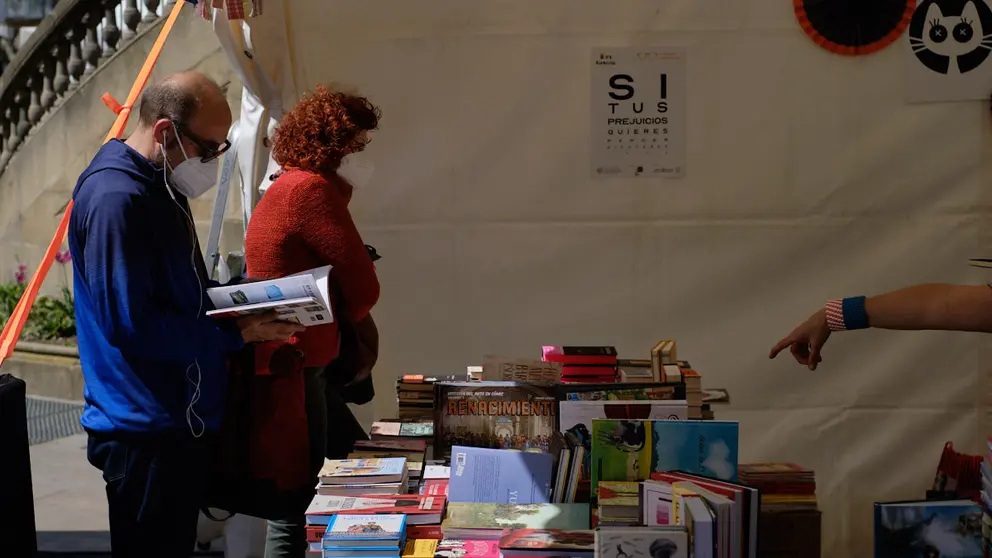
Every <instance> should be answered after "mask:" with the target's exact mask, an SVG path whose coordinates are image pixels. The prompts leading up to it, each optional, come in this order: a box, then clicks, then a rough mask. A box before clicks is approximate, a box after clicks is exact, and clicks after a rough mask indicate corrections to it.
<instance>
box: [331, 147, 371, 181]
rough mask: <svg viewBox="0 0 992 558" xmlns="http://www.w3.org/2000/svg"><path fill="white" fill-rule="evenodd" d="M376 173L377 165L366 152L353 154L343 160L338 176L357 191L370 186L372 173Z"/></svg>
mask: <svg viewBox="0 0 992 558" xmlns="http://www.w3.org/2000/svg"><path fill="white" fill-rule="evenodd" d="M373 172H375V165H373V164H372V160H371V158H370V157H369V156H368V155H367V154H366V152H365V151H359V152H358V153H352V154H350V155H348V156H346V157H345V158H344V159H342V160H341V166H339V167H338V176H340V177H341V178H343V179H345V180H347V181H348V183H349V184H351V185H352V186H353V187H355V189H358V190H360V189H362V188H364V187H366V186H368V184H369V181H370V180H372V173H373Z"/></svg>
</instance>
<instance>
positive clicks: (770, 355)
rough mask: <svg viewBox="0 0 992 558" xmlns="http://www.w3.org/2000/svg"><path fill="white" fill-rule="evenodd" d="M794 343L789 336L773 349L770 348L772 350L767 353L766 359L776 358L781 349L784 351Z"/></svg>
mask: <svg viewBox="0 0 992 558" xmlns="http://www.w3.org/2000/svg"><path fill="white" fill-rule="evenodd" d="M794 342H795V341H794V340H793V339H792V336H791V335H789V336H787V337H785V338H784V339H782V340H781V341H779V342H778V343H776V344H775V346H774V347H772V350H771V351H770V352H769V353H768V358H775V357H777V356H778V354H779V353H781V352H782V349H785V348H786V347H788V346H789V345H792V344H793V343H794Z"/></svg>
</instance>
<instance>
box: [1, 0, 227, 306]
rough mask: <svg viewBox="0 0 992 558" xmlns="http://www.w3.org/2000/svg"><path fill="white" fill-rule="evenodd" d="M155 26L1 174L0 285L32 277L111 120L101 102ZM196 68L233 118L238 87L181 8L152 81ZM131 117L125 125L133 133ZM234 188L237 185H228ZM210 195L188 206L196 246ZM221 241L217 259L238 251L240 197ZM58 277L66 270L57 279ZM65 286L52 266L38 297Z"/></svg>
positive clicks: (127, 73)
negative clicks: (23, 272)
mask: <svg viewBox="0 0 992 558" xmlns="http://www.w3.org/2000/svg"><path fill="white" fill-rule="evenodd" d="M160 30H161V25H160V24H159V25H156V26H154V27H152V28H150V29H148V30H146V31H145V32H144V34H143V35H140V36H139V37H138V38H137V39H136V40H135V41H134V42H131V43H129V44H128V46H126V47H125V48H124V49H123V50H122V51H121V52H119V53H118V54H117V55H116V57H115V58H114V59H112V60H110V61H109V62H107V63H105V65H103V66H102V67H101V68H99V69H98V70H97V71H96V73H94V74H93V75H92V76H90V77H89V78H88V79H87V78H84V82H83V84H82V86H81V87H80V88H79V89H78V90H76V91H73V92H70V93H69V94H68V98H67V99H66V100H65V101H63V102H62V104H61V105H60V106H58V108H56V109H55V110H54V111H52V112H51V113H50V114H49V115H47V116H46V117H45V119H44V120H43V121H42V122H41V123H40V124H39V125H38V126H36V128H35V130H33V132H32V133H31V135H30V136H29V137H28V139H27V141H26V142H25V143H24V145H23V146H21V149H20V150H19V151H17V153H15V154H14V156H13V157H12V158H11V160H10V164H9V166H8V167H7V169H6V170H5V171H4V172H3V174H2V175H0V282H6V281H10V280H12V278H13V274H14V271H15V270H16V267H17V262H18V261H20V262H23V263H25V264H27V266H28V270H29V273H33V272H34V270H35V269H36V268H37V266H38V264H39V263H40V261H41V257H42V255H43V254H44V252H45V249H46V248H47V247H48V243H49V242H50V241H51V239H52V235H53V234H54V232H55V227H56V226H58V221H59V218H60V217H61V215H62V214H61V212H59V208H60V207H62V205H63V204H65V202H66V201H67V200H68V199H69V197H70V196H71V195H72V190H73V187H74V186H75V184H76V178H77V177H78V175H79V173H80V172H82V171H83V169H85V168H86V166H87V164H88V163H89V161H90V159H91V158H92V157H93V155H94V154H95V153H96V151H97V150H98V149H99V148H100V146H101V144H102V142H103V139H104V138H105V137H106V135H107V132H108V131H109V130H110V127H111V125H112V124H113V122H114V118H115V117H114V114H113V113H112V112H110V111H109V110H108V109H107V108H106V107H105V106H104V105H103V103H102V102H101V101H100V97H101V96H102V95H103V94H104V93H105V92H110V93H111V94H112V95H113V96H114V97H115V98H116V99H118V101H120V102H121V103H123V102H124V100H125V98H126V97H127V94H128V91H130V89H131V85H132V83H133V81H134V79H135V78H136V77H137V75H138V71H139V70H140V69H141V65H142V63H143V62H144V60H145V57H146V56H147V54H148V51H149V50H150V49H151V45H152V43H154V42H155V39H156V37H157V36H158V33H159V31H160ZM187 69H193V70H199V71H202V72H204V73H206V74H207V75H209V76H211V77H212V78H214V79H215V80H217V82H218V83H220V84H221V85H222V86H224V87H226V88H227V94H228V100H229V101H230V103H231V108H232V110H233V112H234V115H235V118H237V115H238V113H239V111H240V105H241V102H240V101H241V83H240V82H239V81H238V80H237V77H236V76H235V75H234V73H233V72H232V71H231V69H230V65H229V64H228V61H227V59H226V58H225V56H224V55H223V53H221V52H220V47H219V45H218V43H217V39H216V37H215V36H214V34H213V33H212V32H211V31H210V26H209V24H207V23H205V22H202V21H197V20H195V14H194V13H193V10H185V11H184V12H183V14H182V15H181V16H180V19H179V21H178V22H177V23H176V26H175V27H174V28H173V30H172V33H171V34H170V36H169V41H168V42H167V43H166V46H165V48H164V49H163V51H162V55H161V57H160V58H159V61H158V64H157V65H156V66H155V71H154V72H153V74H152V79H153V80H155V79H158V78H160V77H161V76H164V75H166V74H169V73H172V72H175V71H179V70H187ZM136 123H137V117H134V118H132V119H131V122H130V123H129V126H128V131H130V130H133V128H134V125H135V124H136ZM236 178H237V177H235V180H236ZM232 186H233V187H234V188H237V186H238V185H237V182H235V184H233V185H232ZM213 203H214V194H213V193H211V194H208V195H206V196H204V197H203V198H201V199H199V200H196V201H195V202H194V203H193V213H194V217H195V219H196V221H197V228H198V230H199V234H200V239H201V242H202V243H203V244H204V245H205V244H206V241H207V240H206V237H207V231H208V230H209V228H210V216H211V212H212V210H213ZM225 231H230V234H225V235H224V238H222V245H221V246H222V250H223V253H227V251H229V250H238V249H240V247H241V234H242V233H241V231H242V225H241V209H240V198H239V197H238V196H237V195H232V196H230V201H229V204H228V212H227V222H226V223H225ZM63 271H64V272H65V273H64V274H63ZM63 276H66V277H68V279H69V281H70V282H71V279H72V277H71V269H69V268H68V266H67V267H66V269H65V270H62V269H61V268H60V266H59V264H57V263H56V264H53V268H52V271H51V272H50V273H49V276H48V278H47V279H46V281H45V284H44V286H43V292H44V293H52V292H57V291H58V290H59V289H60V288H61V287H62V285H64V284H65V281H64V279H63Z"/></svg>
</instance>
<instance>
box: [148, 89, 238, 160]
mask: <svg viewBox="0 0 992 558" xmlns="http://www.w3.org/2000/svg"><path fill="white" fill-rule="evenodd" d="M230 127H231V107H230V106H228V104H227V98H226V97H225V95H224V91H223V90H222V89H221V88H220V86H219V85H217V84H216V83H215V82H214V81H213V80H211V79H210V78H208V77H207V76H205V75H203V74H201V73H199V72H180V73H177V74H172V75H169V76H166V77H165V78H164V79H162V80H161V81H159V82H158V83H155V84H153V85H151V86H149V87H147V88H146V89H145V92H144V93H143V94H142V95H141V103H140V104H139V106H138V130H136V131H135V135H134V136H133V141H132V140H131V139H129V140H128V143H129V144H132V147H135V148H136V149H138V150H139V152H141V153H142V154H143V155H145V156H146V157H148V158H149V159H151V160H152V161H153V162H162V161H161V159H162V158H163V157H162V155H161V150H162V148H163V147H164V148H165V150H166V152H167V156H168V159H169V161H170V162H172V163H171V164H172V165H173V166H175V164H177V163H175V161H178V162H182V161H183V160H184V159H185V158H186V157H194V156H199V157H203V156H207V155H209V154H210V153H212V152H214V151H216V150H217V149H218V148H219V147H220V146H221V145H222V144H224V142H225V140H226V139H227V132H228V130H229V129H230ZM177 140H178V141H177Z"/></svg>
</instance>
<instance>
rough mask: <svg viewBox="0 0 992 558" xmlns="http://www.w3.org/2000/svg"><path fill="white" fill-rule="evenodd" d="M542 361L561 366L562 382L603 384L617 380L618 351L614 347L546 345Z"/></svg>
mask: <svg viewBox="0 0 992 558" xmlns="http://www.w3.org/2000/svg"><path fill="white" fill-rule="evenodd" d="M542 359H543V360H544V361H545V362H556V363H559V364H561V381H562V382H566V383H569V382H587V383H597V384H601V383H608V382H615V381H616V379H617V350H616V348H614V347H578V346H573V347H567V346H554V345H545V346H544V347H543V349H542Z"/></svg>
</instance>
